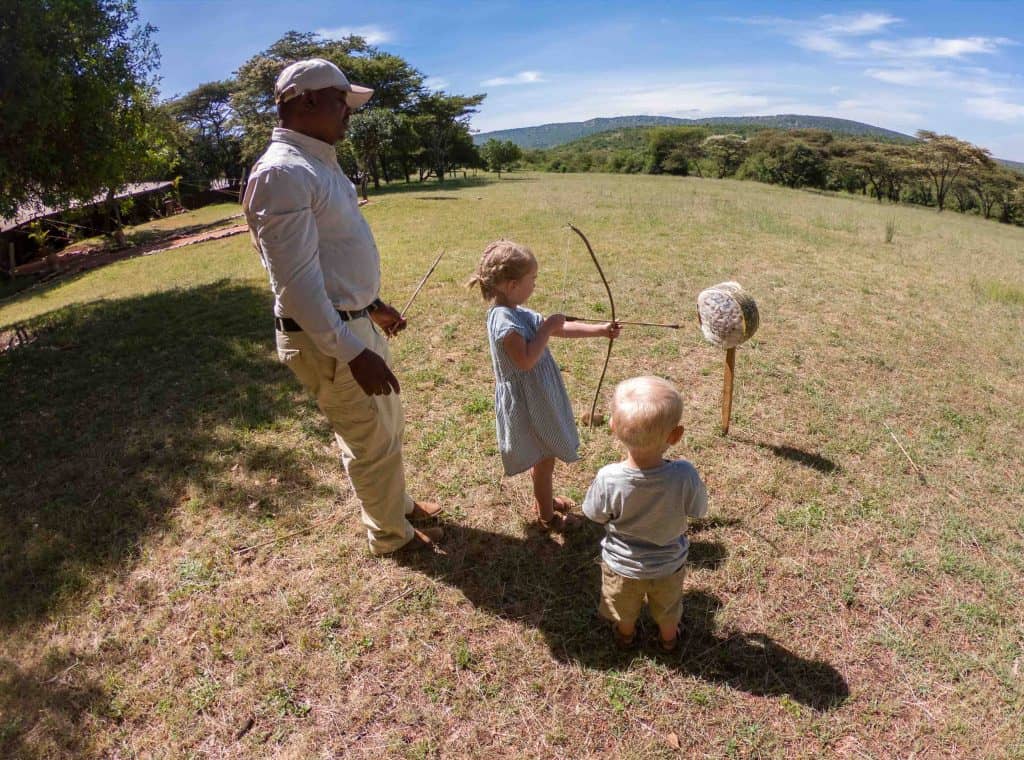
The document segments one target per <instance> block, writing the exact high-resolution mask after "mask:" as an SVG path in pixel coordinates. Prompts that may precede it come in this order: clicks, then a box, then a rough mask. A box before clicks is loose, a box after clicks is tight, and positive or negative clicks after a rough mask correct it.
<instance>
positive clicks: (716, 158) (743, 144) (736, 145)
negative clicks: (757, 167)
mask: <svg viewBox="0 0 1024 760" xmlns="http://www.w3.org/2000/svg"><path fill="white" fill-rule="evenodd" d="M703 148H704V155H705V156H707V157H708V158H709V159H710V160H711V163H712V165H713V166H714V167H715V169H716V172H717V174H718V178H719V179H722V178H723V177H728V176H731V175H733V174H735V173H736V170H737V169H739V168H740V165H741V164H742V163H743V160H744V159H745V158H746V157H747V141H746V140H745V139H743V137H742V136H741V135H732V134H730V135H710V136H709V137H707V138H705V139H704V143H703Z"/></svg>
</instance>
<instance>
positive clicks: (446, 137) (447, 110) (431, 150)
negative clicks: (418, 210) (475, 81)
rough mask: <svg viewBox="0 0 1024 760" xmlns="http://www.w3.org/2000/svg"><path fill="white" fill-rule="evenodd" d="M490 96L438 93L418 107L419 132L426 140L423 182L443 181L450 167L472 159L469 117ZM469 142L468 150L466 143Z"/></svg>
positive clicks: (421, 176)
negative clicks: (432, 176)
mask: <svg viewBox="0 0 1024 760" xmlns="http://www.w3.org/2000/svg"><path fill="white" fill-rule="evenodd" d="M485 97H487V96H486V95H483V94H480V95H448V94H446V93H444V92H434V93H431V94H429V95H426V96H424V97H422V98H420V100H419V102H418V103H417V104H416V108H415V116H414V120H415V125H416V132H417V133H418V134H419V136H420V139H421V140H422V141H423V148H424V150H423V154H422V163H421V165H420V179H421V180H423V179H426V178H427V177H428V176H430V175H431V174H434V175H435V176H436V177H437V179H438V181H439V182H444V176H445V174H446V173H447V172H448V170H449V168H452V167H454V165H456V164H459V163H463V161H459V160H455V159H457V158H461V159H465V158H469V157H471V154H472V143H473V141H472V139H471V138H470V136H469V117H470V115H472V114H474V113H476V108H477V106H479V105H480V104H481V103H483V101H484V98H485ZM467 142H468V144H469V145H468V147H467V146H466V143H467Z"/></svg>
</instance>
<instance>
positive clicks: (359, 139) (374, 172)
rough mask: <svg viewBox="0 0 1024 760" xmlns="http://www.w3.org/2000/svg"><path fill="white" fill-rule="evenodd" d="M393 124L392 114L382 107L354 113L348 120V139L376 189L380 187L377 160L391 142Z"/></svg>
mask: <svg viewBox="0 0 1024 760" xmlns="http://www.w3.org/2000/svg"><path fill="white" fill-rule="evenodd" d="M395 126H396V124H395V116H394V114H392V113H391V111H388V110H387V109H384V108H368V109H366V110H365V111H360V112H359V113H357V114H355V115H354V116H353V117H352V119H351V120H350V121H349V126H348V139H349V141H350V142H351V143H352V147H353V149H354V152H355V154H356V158H357V159H358V162H359V165H360V168H361V169H362V170H363V171H364V172H369V174H370V175H371V176H372V177H373V186H374V188H376V189H380V171H379V169H378V161H379V159H380V158H381V154H382V153H384V152H385V151H386V150H387V148H388V147H389V146H390V144H391V137H392V135H393V134H394V131H395ZM381 163H383V162H381ZM386 171H387V170H386V169H385V172H386ZM386 179H387V177H386V176H385V180H386Z"/></svg>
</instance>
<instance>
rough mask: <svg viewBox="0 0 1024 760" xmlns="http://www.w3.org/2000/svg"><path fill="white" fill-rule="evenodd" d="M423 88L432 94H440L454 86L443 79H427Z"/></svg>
mask: <svg viewBox="0 0 1024 760" xmlns="http://www.w3.org/2000/svg"><path fill="white" fill-rule="evenodd" d="M423 86H424V87H426V88H427V89H428V90H430V91H431V92H439V91H441V90H447V89H449V88H451V86H452V84H451V82H449V81H448V80H447V79H444V78H442V77H427V78H426V79H424V80H423Z"/></svg>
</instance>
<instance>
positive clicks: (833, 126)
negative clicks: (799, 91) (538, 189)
mask: <svg viewBox="0 0 1024 760" xmlns="http://www.w3.org/2000/svg"><path fill="white" fill-rule="evenodd" d="M660 126H680V127H684V126H688V127H719V128H729V129H739V130H743V131H749V130H752V129H824V130H826V131H828V132H834V133H836V134H842V135H857V136H862V137H875V138H877V139H880V140H891V141H894V142H912V141H913V139H914V138H913V137H911V136H910V135H905V134H903V133H902V132H894V131H893V130H891V129H883V128H882V127H875V126H872V125H871V124H863V123H861V122H859V121H851V120H849V119H834V118H831V117H829V116H802V115H799V114H782V115H779V116H716V117H712V118H708V119H676V118H673V117H671V116H616V117H612V118H597V119H588V120H587V121H571V122H562V123H559V124H541V125H540V126H538V127H519V128H517V129H502V130H497V131H494V132H481V133H479V134H476V135H474V136H473V141H474V142H475V143H476V144H477V145H482V144H483V143H485V142H487V141H488V140H491V139H494V140H511V141H512V142H514V143H515V144H516V145H518V146H519V147H520V148H552V147H554V146H556V145H563V144H565V143H567V142H572V141H573V140H578V139H579V138H581V137H586V136H587V135H592V134H596V133H598V132H608V131H610V130H616V129H624V128H628V127H660Z"/></svg>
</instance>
